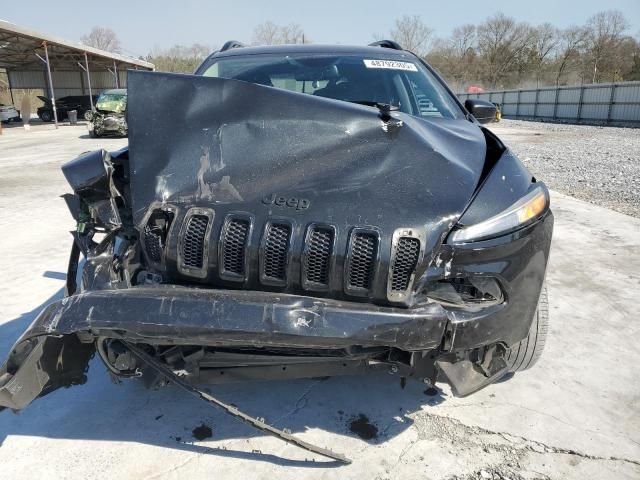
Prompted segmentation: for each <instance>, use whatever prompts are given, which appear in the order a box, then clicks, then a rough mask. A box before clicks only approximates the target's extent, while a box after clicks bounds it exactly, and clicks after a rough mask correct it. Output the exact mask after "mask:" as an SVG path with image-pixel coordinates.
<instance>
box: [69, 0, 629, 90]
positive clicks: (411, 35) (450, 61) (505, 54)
mask: <svg viewBox="0 0 640 480" xmlns="http://www.w3.org/2000/svg"><path fill="white" fill-rule="evenodd" d="M629 27H630V25H629V21H628V20H627V18H626V17H625V15H624V14H623V13H622V12H620V11H617V10H607V11H603V12H599V13H597V14H595V15H593V16H592V17H591V18H589V19H588V20H587V22H586V23H585V24H584V25H574V26H570V27H567V28H563V29H560V28H557V27H555V26H554V25H552V24H551V23H544V24H542V25H531V24H529V23H527V22H518V21H517V20H516V19H514V18H512V17H509V16H506V15H504V14H502V13H497V14H495V15H493V16H491V17H489V18H487V19H486V20H484V21H483V22H481V23H479V24H465V25H461V26H459V27H456V28H455V29H454V30H453V31H452V32H451V34H450V35H449V36H447V37H444V38H438V37H436V36H435V35H434V31H433V29H432V28H430V27H429V25H428V24H427V23H425V22H424V20H423V19H422V18H421V17H420V16H418V15H413V16H403V17H402V18H399V19H397V20H396V21H395V24H394V26H393V28H392V29H391V30H390V31H389V32H388V34H386V35H385V34H380V33H377V34H374V35H373V36H372V38H373V39H382V38H390V39H392V40H395V41H397V42H398V43H400V45H402V46H403V48H405V49H407V50H410V51H412V52H413V53H415V54H416V55H418V56H420V57H422V58H424V59H425V60H427V61H428V62H429V63H430V64H431V65H432V66H433V67H435V68H436V69H437V70H438V71H439V73H440V74H441V75H442V76H443V77H444V78H445V80H446V81H447V82H448V83H449V84H450V85H451V87H452V88H453V89H454V90H455V91H464V90H466V89H468V88H469V87H470V86H480V87H482V88H485V89H504V88H526V87H532V86H535V87H537V86H549V85H575V84H581V83H600V82H619V81H627V80H640V39H639V38H638V36H635V37H634V36H632V35H631V34H630V33H629ZM82 41H83V42H84V43H86V44H88V45H91V46H94V47H97V48H103V49H105V50H110V51H116V52H119V51H121V47H120V42H119V41H118V38H117V36H116V34H115V33H114V32H113V31H111V30H109V29H104V28H100V27H95V28H94V29H93V30H92V32H91V33H89V34H88V35H86V36H85V37H83V38H82ZM294 43H311V39H310V38H309V36H308V35H306V34H305V32H304V29H303V28H302V27H301V26H300V25H299V24H296V23H291V24H288V25H278V24H276V23H274V22H272V21H266V22H264V23H262V24H260V25H258V26H256V27H255V28H254V30H253V34H252V38H251V44H254V45H276V44H294ZM211 50H213V49H211V48H209V46H207V45H201V44H193V45H191V46H184V45H175V46H173V47H171V48H168V49H156V50H154V51H153V52H151V53H149V54H148V55H146V56H143V57H141V58H142V59H144V60H147V61H149V62H151V63H154V64H155V65H156V69H157V70H159V71H168V72H183V73H192V72H193V71H194V70H195V69H196V67H197V66H198V65H199V64H200V63H201V62H202V60H204V59H205V58H206V56H207V55H208V54H209V53H210V51H211Z"/></svg>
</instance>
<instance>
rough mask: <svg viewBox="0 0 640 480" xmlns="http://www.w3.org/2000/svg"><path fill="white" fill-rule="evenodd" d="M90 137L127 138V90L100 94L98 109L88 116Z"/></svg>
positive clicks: (115, 90) (122, 89) (108, 91)
mask: <svg viewBox="0 0 640 480" xmlns="http://www.w3.org/2000/svg"><path fill="white" fill-rule="evenodd" d="M87 119H88V120H89V125H87V128H88V129H89V135H90V136H92V137H102V136H104V135H119V136H123V137H126V136H127V90H126V89H124V88H119V89H114V90H107V91H105V92H103V93H101V94H100V96H99V97H98V101H97V102H96V108H95V110H94V111H92V112H90V113H89V115H88V116H87Z"/></svg>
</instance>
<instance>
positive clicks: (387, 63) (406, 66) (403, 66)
mask: <svg viewBox="0 0 640 480" xmlns="http://www.w3.org/2000/svg"><path fill="white" fill-rule="evenodd" d="M363 62H364V65H365V67H367V68H386V69H389V70H407V71H409V72H417V71H418V67H416V66H415V64H413V63H411V62H398V61H397V60H363Z"/></svg>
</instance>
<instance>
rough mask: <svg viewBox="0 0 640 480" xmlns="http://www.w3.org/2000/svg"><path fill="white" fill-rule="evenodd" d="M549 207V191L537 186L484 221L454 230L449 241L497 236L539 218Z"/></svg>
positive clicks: (465, 240) (469, 240)
mask: <svg viewBox="0 0 640 480" xmlns="http://www.w3.org/2000/svg"><path fill="white" fill-rule="evenodd" d="M548 207H549V193H548V191H547V189H546V188H544V187H542V186H539V187H536V188H534V189H533V190H531V191H530V192H529V193H527V194H526V195H525V196H524V197H522V198H521V199H520V200H518V201H517V202H516V203H514V204H513V205H511V206H510V207H509V208H507V209H506V210H503V211H502V212H500V213H499V214H497V215H495V216H493V217H491V218H489V219H487V220H485V221H484V222H480V223H477V224H475V225H470V226H468V227H463V228H461V229H459V230H456V231H454V232H453V233H452V234H451V236H450V243H466V242H475V241H478V240H484V239H487V238H491V237H497V236H499V235H501V234H504V233H507V232H510V231H513V230H516V229H518V228H520V227H522V226H524V225H526V224H528V223H531V222H532V221H534V220H535V219H537V218H539V217H540V216H541V215H542V214H543V213H544V212H545V211H546V209H547V208H548Z"/></svg>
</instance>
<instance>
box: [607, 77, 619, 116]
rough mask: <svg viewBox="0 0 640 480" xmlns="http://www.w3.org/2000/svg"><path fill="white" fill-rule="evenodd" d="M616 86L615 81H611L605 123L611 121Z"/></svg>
mask: <svg viewBox="0 0 640 480" xmlns="http://www.w3.org/2000/svg"><path fill="white" fill-rule="evenodd" d="M617 86H618V84H617V83H612V84H611V86H610V87H609V88H610V89H611V94H610V95H609V105H608V106H607V123H609V122H611V110H613V101H614V99H615V95H616V87H617Z"/></svg>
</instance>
